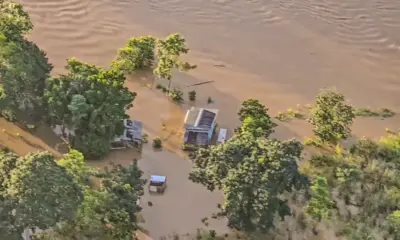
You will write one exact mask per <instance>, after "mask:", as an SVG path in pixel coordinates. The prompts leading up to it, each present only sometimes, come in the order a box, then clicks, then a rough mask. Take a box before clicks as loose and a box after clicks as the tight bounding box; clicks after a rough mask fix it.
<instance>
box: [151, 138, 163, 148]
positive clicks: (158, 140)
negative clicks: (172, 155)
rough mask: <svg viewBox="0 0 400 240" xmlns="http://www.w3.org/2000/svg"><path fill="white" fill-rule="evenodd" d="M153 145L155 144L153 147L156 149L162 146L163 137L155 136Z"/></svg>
mask: <svg viewBox="0 0 400 240" xmlns="http://www.w3.org/2000/svg"><path fill="white" fill-rule="evenodd" d="M152 146H153V148H156V149H160V148H162V141H161V138H159V137H156V138H154V139H153V144H152Z"/></svg>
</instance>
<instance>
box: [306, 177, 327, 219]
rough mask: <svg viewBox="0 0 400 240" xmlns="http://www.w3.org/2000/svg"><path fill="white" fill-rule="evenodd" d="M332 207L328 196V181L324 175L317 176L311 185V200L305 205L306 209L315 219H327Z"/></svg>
mask: <svg viewBox="0 0 400 240" xmlns="http://www.w3.org/2000/svg"><path fill="white" fill-rule="evenodd" d="M332 207H333V201H332V199H331V196H330V192H329V188H328V182H327V180H326V178H325V177H320V176H319V177H317V178H316V179H315V180H314V182H313V185H312V186H311V200H310V202H309V203H308V205H307V207H306V211H307V213H308V214H310V216H311V217H312V218H314V219H315V220H317V221H320V220H321V219H327V218H328V217H329V212H330V210H331V208H332Z"/></svg>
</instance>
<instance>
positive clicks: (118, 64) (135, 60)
mask: <svg viewBox="0 0 400 240" xmlns="http://www.w3.org/2000/svg"><path fill="white" fill-rule="evenodd" d="M155 45H156V39H155V38H154V37H152V36H145V37H140V38H131V39H130V40H129V41H128V43H127V44H126V47H124V48H121V49H119V50H118V55H117V58H116V60H115V61H114V62H113V67H114V68H116V69H119V70H120V71H123V72H127V73H133V72H135V71H137V70H143V69H150V68H152V67H153V65H154V54H155V53H154V49H155Z"/></svg>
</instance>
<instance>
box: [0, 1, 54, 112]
mask: <svg viewBox="0 0 400 240" xmlns="http://www.w3.org/2000/svg"><path fill="white" fill-rule="evenodd" d="M0 13H1V14H0V49H1V50H0V78H1V87H2V89H3V93H4V94H3V96H2V98H1V99H0V108H1V110H5V109H7V110H11V111H13V112H16V111H21V112H22V111H28V114H35V113H38V112H37V111H35V110H38V108H39V107H42V105H43V103H42V97H43V91H44V86H45V81H46V79H47V78H48V77H49V74H50V71H51V70H52V68H53V67H52V65H51V64H50V63H49V62H48V59H47V57H46V54H45V52H44V51H42V50H41V49H40V48H39V47H38V46H37V45H36V44H35V43H33V42H31V41H28V40H26V39H25V38H24V35H25V34H26V33H28V32H29V31H30V30H32V27H33V25H32V23H31V20H30V18H29V15H28V13H27V12H25V11H24V9H23V7H22V5H21V4H18V3H13V2H9V1H3V0H2V1H0Z"/></svg>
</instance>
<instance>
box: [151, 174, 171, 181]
mask: <svg viewBox="0 0 400 240" xmlns="http://www.w3.org/2000/svg"><path fill="white" fill-rule="evenodd" d="M166 180H167V177H166V176H158V175H151V176H150V182H165V181H166Z"/></svg>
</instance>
